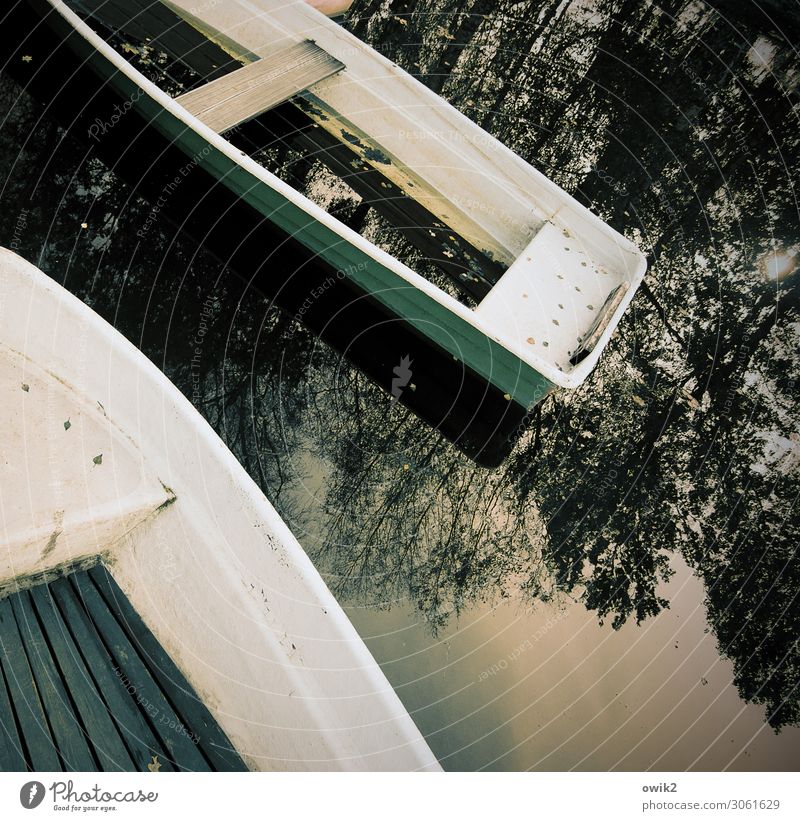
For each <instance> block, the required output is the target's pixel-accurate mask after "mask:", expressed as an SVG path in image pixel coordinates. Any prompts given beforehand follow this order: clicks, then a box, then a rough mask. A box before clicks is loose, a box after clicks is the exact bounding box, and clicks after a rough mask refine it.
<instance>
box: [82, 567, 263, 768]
mask: <svg viewBox="0 0 800 821" xmlns="http://www.w3.org/2000/svg"><path fill="white" fill-rule="evenodd" d="M89 575H90V576H91V578H92V580H93V581H94V583H95V585H96V586H97V588H98V590H99V591H100V593H101V594H102V595H103V597H104V598H105V600H106V603H107V604H108V605H109V607H110V608H111V609H112V610H114V611H115V612H116V613H117V614H118V618H119V622H120V625H121V626H122V628H123V630H125V632H126V633H127V635H128V638H129V639H130V640H131V642H132V643H133V645H134V647H135V648H136V649H137V651H138V652H139V654H140V655H141V658H142V660H143V661H144V663H145V664H146V665H147V668H148V669H149V671H150V673H151V675H152V676H153V678H154V679H155V680H156V681H157V682H158V683H159V684H160V685H161V687H162V689H164V690H165V691H167V692H168V693H169V696H170V700H171V701H172V703H173V704H174V706H175V709H176V710H177V712H178V713H179V715H180V716H181V718H182V719H183V720H184V721H185V722H186V724H187V725H188V726H189V727H191V729H192V732H193V734H194V735H195V737H196V738H197V739H198V742H197V743H198V745H199V747H200V748H201V749H202V751H203V753H204V754H205V755H206V757H207V758H208V759H209V760H210V761H211V763H212V765H213V766H214V767H215V768H216V769H217V770H220V771H224V772H239V771H246V770H247V768H246V767H245V765H244V762H243V761H242V759H241V758H240V756H239V754H238V753H237V752H236V750H235V749H234V748H233V746H232V745H231V742H230V741H229V740H228V738H227V736H226V735H225V733H224V732H223V731H222V729H221V728H220V726H219V725H218V724H217V722H216V720H215V719H214V717H213V716H212V715H211V713H210V712H209V710H208V708H207V707H206V706H205V704H204V703H203V702H202V701H201V700H200V698H199V697H198V695H197V693H195V691H194V690H193V689H192V687H191V685H189V683H188V682H187V681H186V679H185V677H184V675H183V673H181V671H180V670H179V669H178V667H177V666H176V664H175V662H173V661H172V659H171V658H170V657H169V655H168V654H167V652H166V650H164V648H163V647H162V646H161V644H160V643H159V642H158V640H157V639H156V637H155V636H154V635H153V634H152V633H151V632H150V629H149V628H148V627H147V625H146V624H145V623H144V622H143V621H142V618H141V616H140V615H139V614H138V613H137V612H136V610H135V609H134V608H133V605H131V603H130V602H129V601H128V597H127V596H126V595H125V594H124V593H123V592H122V590H120V588H119V586H118V585H117V583H116V581H115V580H114V577H113V576H112V575H111V574H110V573H109V572H108V570H107V569H106V568H105V567H103V566H102V565H96V566H95V567H93V568H92V569H91V570H90V571H89Z"/></svg>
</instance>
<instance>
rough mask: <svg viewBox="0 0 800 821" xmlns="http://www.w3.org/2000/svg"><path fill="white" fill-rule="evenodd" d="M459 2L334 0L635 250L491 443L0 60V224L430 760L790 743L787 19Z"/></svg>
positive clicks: (791, 69)
mask: <svg viewBox="0 0 800 821" xmlns="http://www.w3.org/2000/svg"><path fill="white" fill-rule="evenodd" d="M463 5H464V4H463V3H455V2H452V3H448V2H441V1H440V2H438V3H427V4H426V3H415V4H408V3H403V2H394V3H392V4H387V3H386V2H383V3H381V2H363V3H357V4H356V6H355V13H356V18H357V19H356V20H355V22H354V23H353V24H352V25H353V26H354V28H355V29H356V30H357V31H358V33H359V34H360V35H361V36H364V37H366V38H368V39H370V40H371V41H372V42H375V43H382V44H385V48H384V51H385V52H386V53H388V54H389V56H391V57H393V59H397V60H398V61H400V62H401V63H402V64H403V65H404V66H405V67H406V68H408V69H410V70H413V71H415V72H416V73H418V74H420V75H421V76H422V77H423V78H424V79H425V81H426V82H427V83H428V84H429V85H430V86H431V87H433V88H434V89H435V90H437V91H440V92H441V93H443V94H444V95H445V96H447V97H448V98H449V99H451V100H452V101H453V102H454V104H456V105H458V106H459V107H461V108H462V109H463V110H465V111H466V113H468V114H469V115H470V116H472V117H473V118H474V119H476V120H477V121H479V122H480V123H481V124H482V125H483V126H484V127H486V128H488V129H490V130H491V131H492V132H493V133H495V134H496V135H497V136H499V137H500V138H501V139H503V140H504V141H505V142H507V143H508V144H509V145H511V146H512V147H514V148H515V150H517V151H519V152H520V153H521V154H522V155H523V156H524V157H526V158H527V159H529V160H531V161H532V162H534V163H535V164H536V165H537V166H538V167H540V168H542V170H544V171H545V172H546V173H548V174H550V175H551V176H552V177H553V178H554V179H555V180H556V181H557V182H559V184H561V185H563V186H565V187H566V188H568V190H570V191H574V192H575V193H576V194H577V195H579V196H580V197H581V198H582V199H584V200H585V201H591V202H593V203H594V204H595V207H596V209H597V210H598V211H599V212H600V213H601V214H602V215H603V216H604V217H605V218H607V219H609V220H610V221H611V222H612V223H613V224H614V225H615V227H617V228H619V229H620V230H624V231H625V232H626V233H627V234H628V235H630V236H631V237H633V238H635V239H637V241H639V242H640V243H641V245H642V247H643V248H644V249H645V250H646V251H649V252H651V253H652V254H653V258H654V265H653V267H652V270H651V273H650V275H649V277H648V286H649V287H648V290H647V293H642V294H640V295H639V296H637V299H636V302H635V303H634V307H633V310H632V311H631V313H630V316H629V317H628V319H627V321H626V322H625V323H624V325H623V326H622V327H621V328H620V330H619V333H618V334H617V338H616V339H615V343H614V345H613V346H612V347H611V349H610V350H609V351H608V353H607V354H606V355H605V357H604V359H603V362H602V364H601V367H600V368H599V369H598V372H597V373H596V374H595V375H594V376H593V377H592V378H591V379H590V380H589V381H588V383H587V385H586V386H585V387H584V388H582V389H581V390H579V391H577V392H576V393H574V394H570V395H557V396H555V397H553V398H552V399H549V400H548V401H547V403H545V405H544V407H543V408H542V409H541V413H540V414H538V415H537V416H536V417H535V418H534V421H533V424H532V426H531V429H530V430H529V431H528V433H527V434H526V435H525V437H523V439H522V440H521V441H520V442H519V443H518V445H517V446H516V448H515V450H514V452H513V453H512V454H511V456H510V458H509V459H508V460H507V461H506V462H505V463H504V464H503V465H502V466H501V467H500V468H497V469H495V470H488V469H485V468H479V467H477V466H475V465H474V464H473V463H472V462H470V460H469V459H467V458H466V457H465V456H464V455H463V454H462V453H460V452H459V451H457V450H456V449H455V448H453V447H452V446H451V445H449V444H448V443H447V442H445V441H443V440H442V439H440V438H439V437H438V436H437V435H436V433H435V432H433V431H431V430H430V429H428V428H427V427H426V426H425V425H423V424H421V423H420V422H418V421H417V420H416V419H415V417H414V416H413V415H412V414H410V413H409V412H408V411H407V410H405V409H404V408H402V407H401V406H399V405H396V404H392V403H391V402H390V401H389V398H388V397H387V396H386V395H385V394H384V393H383V392H382V391H380V390H379V389H378V388H377V387H376V386H375V385H374V384H373V383H371V382H370V381H369V380H367V379H365V378H364V377H362V376H361V375H360V374H359V373H358V372H357V371H356V370H355V369H353V368H352V367H351V366H350V365H349V364H348V362H347V361H346V360H343V359H342V358H341V357H340V356H339V355H338V354H337V353H336V352H334V351H333V350H331V349H330V348H329V347H328V346H326V345H325V344H323V343H321V342H319V341H318V340H316V339H315V338H314V337H313V335H311V334H310V333H309V332H308V331H306V330H305V329H303V328H302V327H300V326H298V325H296V324H294V323H292V322H291V320H289V319H288V318H286V317H284V316H283V315H282V314H280V312H278V311H277V310H276V309H275V308H273V307H271V305H270V302H269V300H267V299H266V298H264V297H263V296H261V295H260V294H259V293H258V291H257V290H256V289H255V288H254V287H252V286H251V285H248V284H246V283H243V282H242V281H241V280H239V279H238V278H237V277H236V276H235V275H234V274H232V273H230V272H229V271H226V270H225V268H224V266H223V265H221V264H220V263H219V262H217V261H216V259H214V258H213V257H212V256H211V255H210V254H208V253H207V252H206V251H204V249H203V248H202V247H201V248H198V247H197V245H196V244H195V243H194V242H192V241H191V240H190V239H189V238H188V237H187V236H185V235H183V234H182V233H181V232H180V231H179V230H177V229H176V228H174V227H173V226H171V225H170V224H169V223H167V222H165V221H164V220H159V221H156V222H155V223H153V224H151V223H148V219H149V214H150V206H149V205H148V204H147V203H145V202H144V201H143V200H141V199H140V198H138V197H137V196H136V195H135V194H132V192H131V189H130V188H129V187H128V186H127V185H126V184H125V183H123V182H122V180H121V179H119V178H118V177H117V176H116V175H115V174H114V173H113V172H112V171H109V170H108V168H107V167H106V166H104V165H103V164H102V163H101V162H99V161H98V160H97V159H96V158H95V157H94V156H93V153H92V151H91V150H87V145H86V144H82V143H81V142H78V141H75V140H73V139H72V138H67V139H62V132H60V131H59V129H58V127H57V126H56V124H55V122H54V121H53V119H52V118H51V117H50V116H49V114H48V111H47V110H45V109H44V108H43V107H42V105H41V104H40V103H38V102H35V101H34V100H32V99H31V98H30V97H28V96H27V95H26V94H25V93H24V92H23V91H22V90H21V89H20V88H19V87H18V86H17V85H15V84H14V83H13V82H12V81H11V80H10V79H9V78H8V77H7V76H6V75H5V74H4V75H3V76H2V78H1V81H0V123H2V125H1V127H0V168H2V179H3V185H2V192H1V193H0V196H1V197H2V210H0V242H2V243H3V244H4V245H7V246H11V247H14V248H15V249H16V250H18V252H19V253H21V254H22V255H23V256H25V257H26V258H28V259H30V260H31V261H33V262H34V263H36V264H37V265H39V266H40V267H41V268H42V269H43V270H45V271H46V272H47V273H48V274H50V275H51V276H52V277H53V278H55V279H57V280H58V281H59V282H62V283H63V284H64V285H65V286H66V287H67V288H68V289H70V290H71V291H73V292H74V293H76V294H77V295H78V296H79V297H80V298H81V299H83V300H84V301H85V302H87V304H89V305H91V306H92V307H93V308H94V309H95V310H96V311H98V312H99V313H100V314H101V315H103V316H104V317H105V318H106V319H108V320H109V321H110V322H112V324H114V325H115V326H116V327H117V328H118V329H119V330H120V331H122V332H123V333H124V334H125V335H126V336H127V337H128V338H129V339H131V340H132V341H133V342H134V343H135V344H137V345H139V346H140V347H141V348H142V349H143V350H144V351H145V352H146V353H147V354H148V356H150V357H151V358H152V359H153V360H154V361H155V362H156V363H157V364H158V365H159V366H160V367H162V368H163V369H164V370H165V372H166V373H167V374H168V375H169V376H170V378H172V379H173V381H175V383H176V384H177V385H178V387H179V388H180V389H181V390H182V391H184V393H185V394H186V395H187V396H189V398H190V399H192V401H193V402H194V404H195V405H196V407H197V408H198V409H199V410H200V411H201V412H202V413H203V414H204V415H205V416H206V418H207V419H208V420H209V422H210V423H211V424H212V425H213V426H214V428H215V429H216V430H217V431H218V432H219V433H220V435H221V436H222V437H223V439H224V440H225V441H226V442H227V443H228V445H229V446H230V447H231V449H232V450H233V451H234V452H235V453H236V455H237V456H238V457H239V458H240V459H241V461H242V462H243V464H244V465H245V467H246V468H247V469H248V471H249V472H250V473H251V475H253V477H254V478H255V479H256V481H257V482H258V483H259V484H260V486H261V487H262V488H263V489H264V491H265V493H266V494H267V496H268V497H269V498H270V499H271V500H272V501H273V503H274V504H275V505H276V507H278V509H279V510H280V512H281V513H282V515H283V516H284V518H285V519H286V520H287V522H288V523H289V524H290V526H291V527H292V529H293V530H294V532H295V533H296V535H297V536H298V538H299V540H300V542H301V543H302V544H303V545H304V547H305V548H306V549H307V550H308V552H309V553H310V554H311V555H312V557H313V558H314V559H315V562H316V563H317V566H318V567H319V568H320V569H321V571H322V572H323V573H324V575H325V577H326V580H327V581H328V584H329V585H330V586H331V587H332V588H333V589H334V590H335V591H336V592H337V594H338V595H339V597H340V600H341V601H342V602H343V603H344V604H345V606H346V607H347V609H348V612H349V614H350V616H351V618H352V619H353V621H354V623H355V624H356V626H357V628H358V629H359V631H360V633H361V635H362V636H364V638H365V639H366V641H367V643H368V645H369V646H370V648H371V649H372V651H373V653H374V654H375V655H376V657H377V659H378V661H379V662H380V663H381V665H382V666H383V669H384V670H385V671H386V673H387V675H388V676H389V679H390V681H391V682H392V683H393V684H394V685H395V687H397V689H398V693H399V694H400V696H401V698H402V699H403V701H404V703H405V704H406V706H407V707H408V708H409V710H411V711H412V714H413V715H414V718H415V719H416V721H417V722H418V724H419V726H420V728H421V729H422V731H423V732H424V733H425V734H426V736H427V737H428V739H429V742H430V744H431V746H432V748H433V749H434V751H435V753H436V754H437V755H438V756H439V757H440V758H441V760H442V763H443V764H444V766H445V767H448V768H457V769H476V768H481V767H486V768H497V769H508V768H514V769H525V768H533V769H571V768H579V769H580V768H583V769H606V768H624V769H647V768H653V769H675V770H680V769H684V768H694V769H701V770H702V769H708V770H716V769H723V768H728V767H730V768H733V769H798V768H800V729H798V727H797V726H796V725H797V723H798V721H800V706H798V695H799V690H798V682H800V660H798V656H799V653H800V651H799V650H798V641H797V639H798V636H800V607H798V601H797V594H798V590H799V589H800V584H798V573H800V570H798V568H799V567H800V563H798V562H797V561H796V551H797V548H798V545H799V544H800V536H799V535H798V520H797V507H796V494H797V473H798V464H799V463H800V460H799V459H798V441H800V439H798V430H797V414H796V405H795V399H794V393H795V381H794V380H795V374H796V373H797V350H798V344H797V343H798V330H797V328H798V325H797V318H798V304H799V303H800V300H798V298H797V291H798V283H797V279H798V277H797V274H796V259H797V254H798V253H800V231H799V230H798V226H799V225H800V221H799V220H798V213H797V206H796V201H795V198H794V194H793V190H794V189H793V185H794V181H795V180H796V174H797V169H798V167H800V162H798V134H800V129H798V128H797V119H798V118H797V112H798V98H797V78H798V76H799V74H800V64H799V63H798V61H797V56H796V54H794V53H793V52H792V50H791V49H790V48H789V47H788V45H787V38H791V37H792V36H794V35H793V33H794V32H796V31H798V30H800V24H798V22H797V21H796V20H795V19H794V18H793V17H792V16H791V15H788V16H786V15H778V13H777V12H775V10H774V9H773V12H775V13H774V14H773V18H772V21H771V20H770V19H767V18H764V17H763V16H758V15H756V14H747V15H744V16H745V17H746V19H740V17H737V16H736V15H737V11H736V8H735V6H736V4H733V5H731V4H728V3H718V4H716V5H717V6H718V7H719V9H720V10H721V13H719V12H714V11H712V10H711V9H710V8H709V7H708V6H706V5H704V4H703V3H695V2H674V3H670V4H667V5H666V6H665V5H664V4H661V6H660V7H659V10H656V9H655V8H654V7H653V8H651V7H649V6H645V5H643V4H640V3H635V2H627V1H626V0H620V2H616V3H609V2H589V0H582V2H577V1H576V2H572V3H569V2H568V3H560V2H559V3H556V2H553V3H547V2H538V3H529V4H522V6H524V9H522V7H521V5H520V4H512V3H503V2H496V3H491V2H482V1H481V0H474V2H473V3H471V4H469V9H470V10H471V11H472V12H474V13H473V14H472V15H465V14H462V13H461V12H460V8H461V7H462V6H463ZM762 5H763V4H762ZM768 5H769V4H768ZM770 8H771V6H770ZM359 14H361V15H362V16H361V17H360V18H358V15H359ZM739 14H740V15H741V12H739ZM481 15H485V16H481ZM775 20H778V23H779V24H780V25H778V24H777V23H775ZM790 42H791V40H790ZM509 78H511V80H509ZM313 182H314V180H313V175H312V178H311V180H310V183H309V184H313ZM145 226H147V228H146V231H145V232H144V237H143V236H142V231H143V229H144V227H145ZM373 229H374V230H378V228H377V227H375V226H373ZM137 233H138V236H137ZM787 260H788V262H787ZM792 260H794V261H792ZM793 266H794V267H793ZM784 269H786V270H784ZM199 330H201V331H202V340H203V341H202V345H201V354H200V355H199V356H197V355H196V354H195V351H194V348H195V345H194V343H193V340H194V339H196V338H197V335H198V331H199ZM600 621H602V622H603V624H602V625H601V624H600V623H599V622H600ZM637 622H638V623H637ZM614 628H617V629H614ZM745 697H746V698H747V699H749V701H750V702H751V703H746V702H745V700H743V698H745ZM765 717H769V718H770V719H771V722H772V724H773V725H775V726H776V727H778V726H782V727H783V729H782V731H781V732H780V734H777V735H776V734H775V733H774V732H773V730H772V728H771V727H770V726H769V725H768V724H767V723H765Z"/></svg>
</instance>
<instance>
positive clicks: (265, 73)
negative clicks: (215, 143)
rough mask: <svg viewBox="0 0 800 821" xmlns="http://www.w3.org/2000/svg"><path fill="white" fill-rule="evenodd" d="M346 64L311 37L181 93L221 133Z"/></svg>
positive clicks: (181, 99)
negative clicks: (312, 40) (311, 39)
mask: <svg viewBox="0 0 800 821" xmlns="http://www.w3.org/2000/svg"><path fill="white" fill-rule="evenodd" d="M343 68H344V64H343V63H341V62H339V60H337V59H336V58H335V57H332V56H331V55H330V54H328V52H327V51H325V50H324V49H321V48H320V47H319V46H318V45H317V44H316V43H313V42H311V41H310V40H306V41H304V42H302V43H295V44H294V45H291V46H287V47H285V48H281V49H279V50H277V51H275V52H274V53H273V54H271V55H270V56H269V57H260V58H259V59H258V60H256V61H255V62H253V63H249V64H248V65H246V66H244V67H243V68H240V69H237V70H236V71H232V72H231V73H230V74H226V75H225V76H224V77H220V78H219V79H217V80H212V81H211V82H210V83H207V84H206V85H204V86H201V87H200V88H197V89H194V90H193V91H189V92H187V93H186V94H181V95H180V96H179V97H177V98H176V99H177V101H178V102H179V103H180V104H181V105H182V106H183V107H184V108H185V109H186V110H187V111H188V112H190V113H191V114H194V116H195V117H197V118H198V119H199V120H201V121H202V122H204V123H205V124H206V125H207V126H209V127H210V128H213V129H214V131H216V132H217V133H218V134H221V133H223V132H224V131H228V130H229V129H231V128H233V127H235V126H237V125H240V124H241V123H244V122H247V120H251V119H252V118H253V117H257V116H258V115H259V114H263V113H264V112H265V111H268V110H269V109H270V108H274V107H275V106H276V105H279V104H280V103H282V102H285V101H286V100H288V99H289V98H290V97H294V95H295V94H299V93H300V92H301V91H305V90H306V89H307V88H309V87H311V86H312V85H314V84H315V83H318V82H319V81H320V80H324V79H326V78H327V77H330V76H332V75H333V74H336V73H337V72H339V71H341V70H342V69H343Z"/></svg>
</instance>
